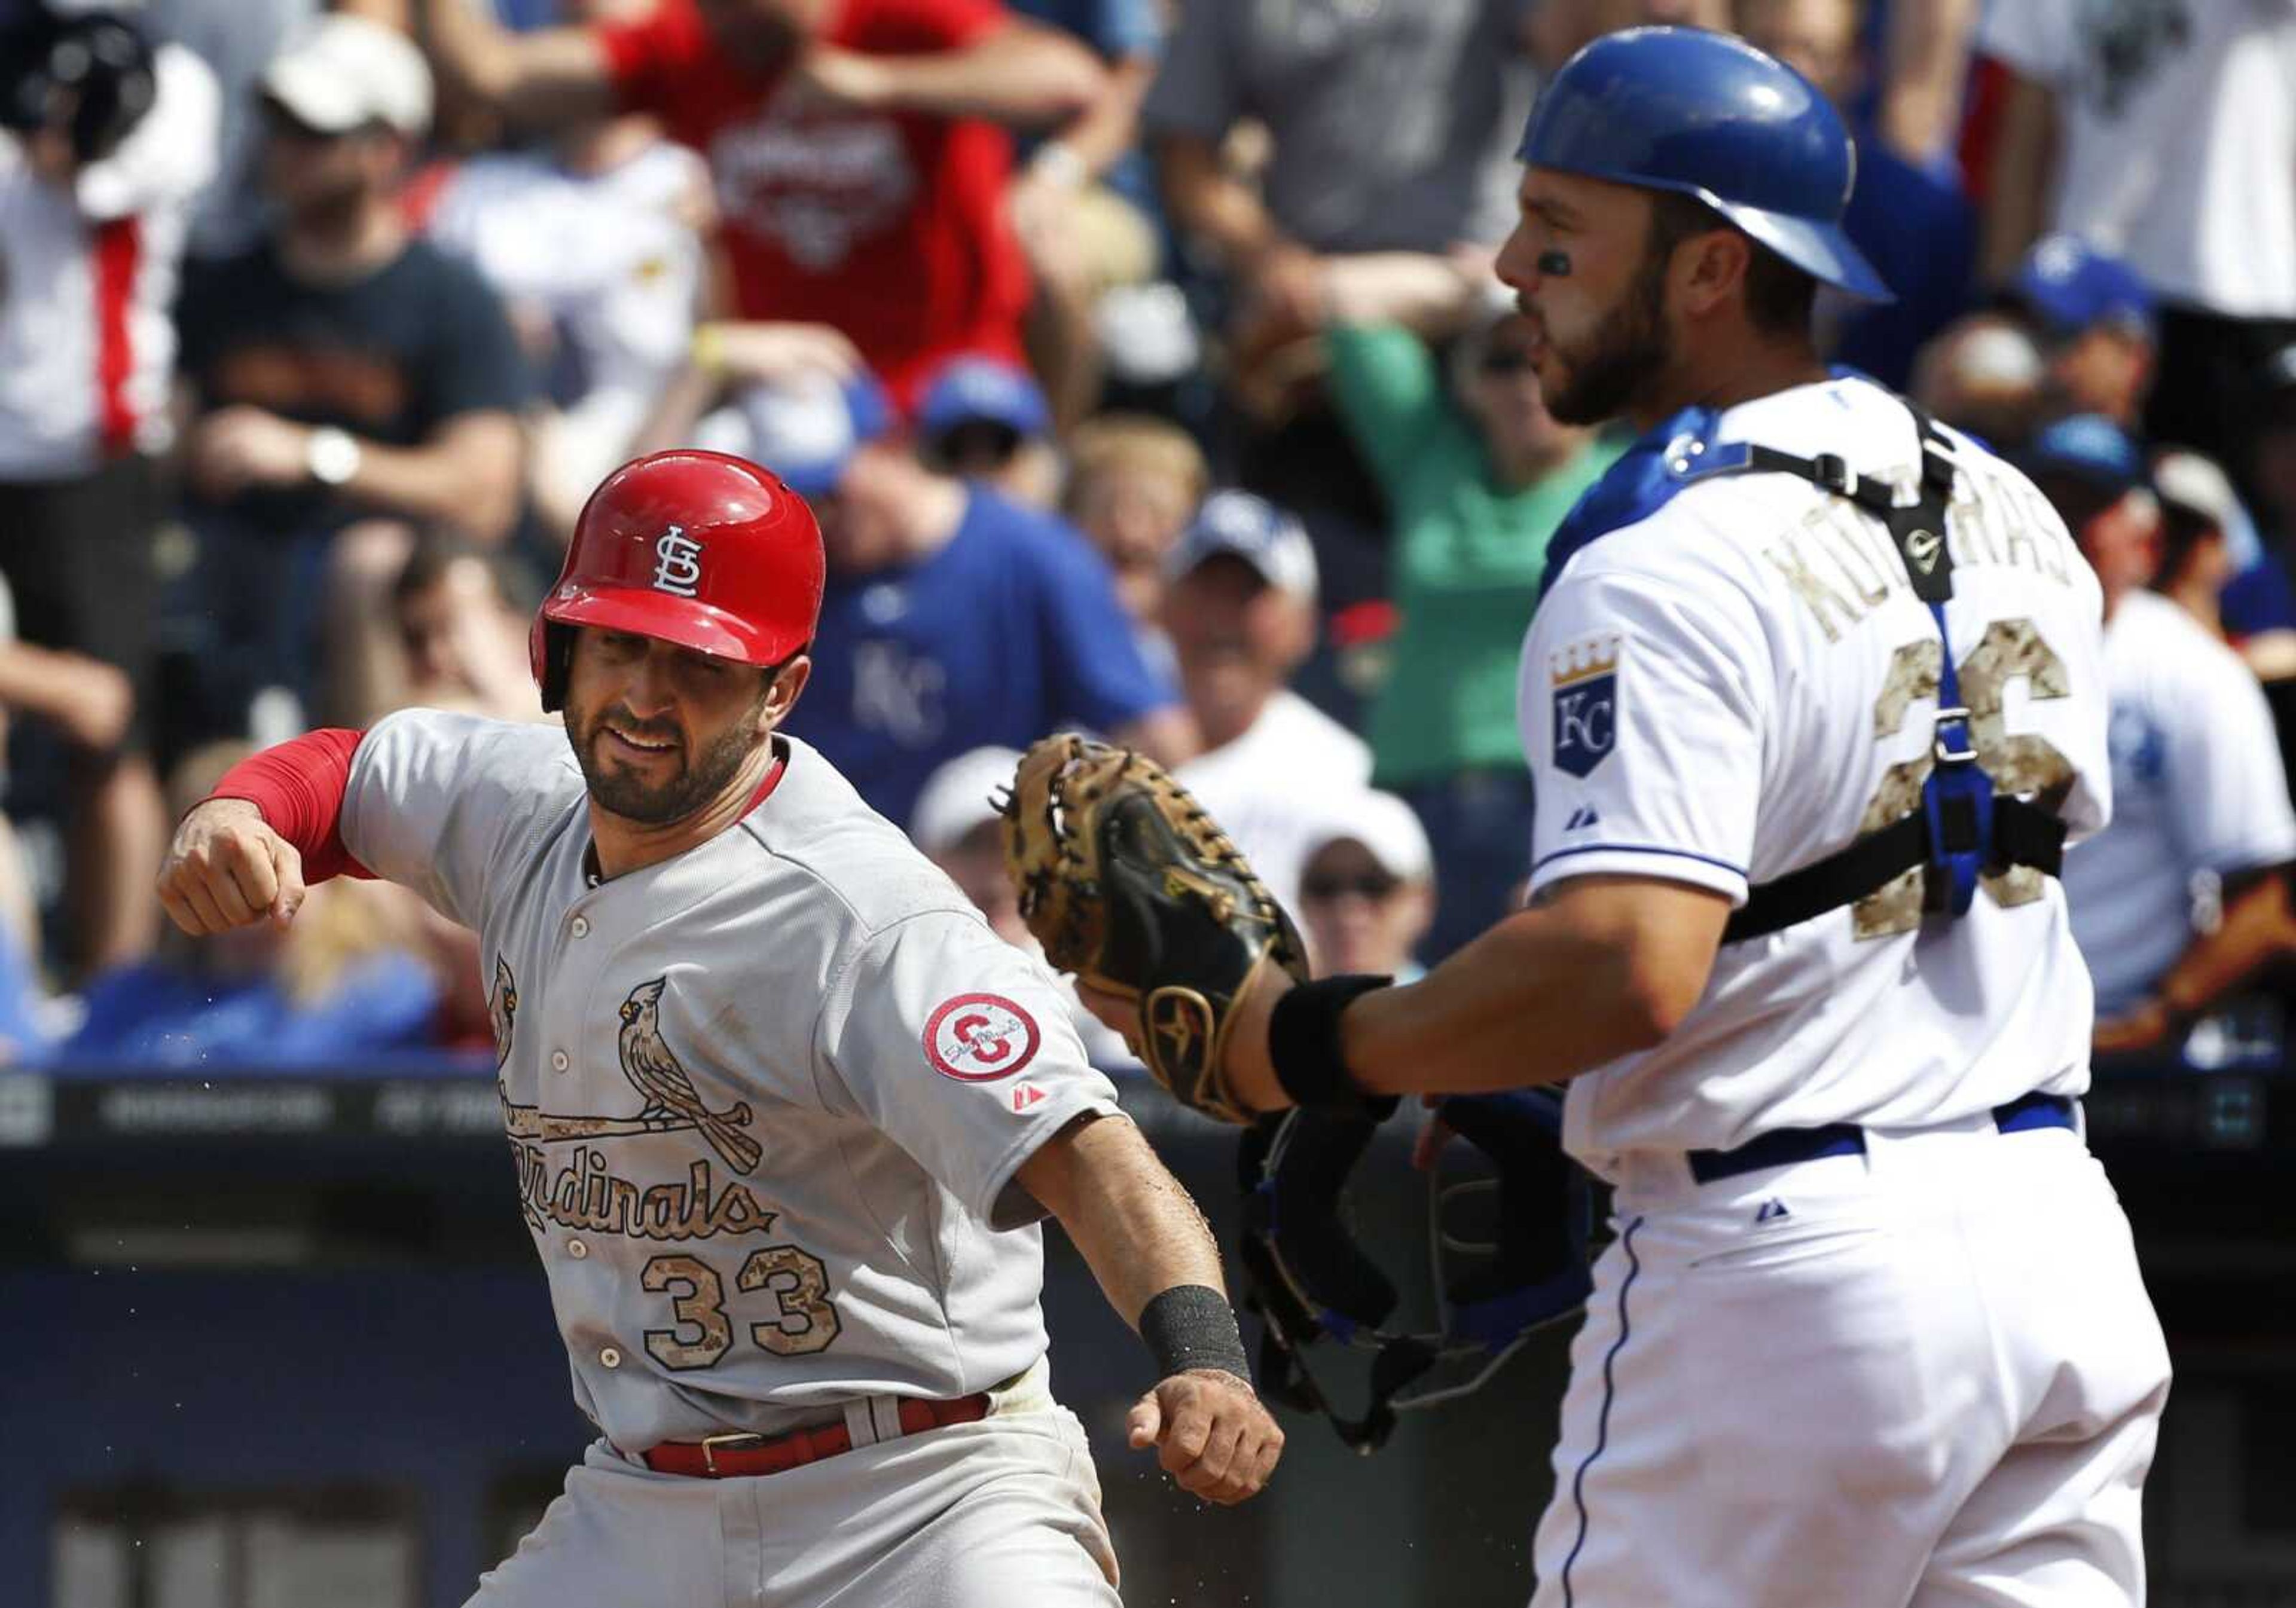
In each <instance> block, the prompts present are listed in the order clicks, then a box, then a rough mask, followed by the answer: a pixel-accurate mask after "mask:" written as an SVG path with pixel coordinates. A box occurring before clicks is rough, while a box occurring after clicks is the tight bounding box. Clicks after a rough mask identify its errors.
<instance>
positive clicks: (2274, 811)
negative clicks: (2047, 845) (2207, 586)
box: [2065, 592, 2296, 1016]
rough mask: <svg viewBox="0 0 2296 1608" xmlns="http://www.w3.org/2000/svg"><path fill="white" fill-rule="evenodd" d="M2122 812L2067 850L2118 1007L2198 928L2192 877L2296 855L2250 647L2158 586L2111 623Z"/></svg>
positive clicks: (2116, 799)
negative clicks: (2216, 630)
mask: <svg viewBox="0 0 2296 1608" xmlns="http://www.w3.org/2000/svg"><path fill="white" fill-rule="evenodd" d="M2104 673H2105V676H2106V678H2107V680H2108V682H2109V683H2110V685H2111V688H2112V736H2111V742H2112V796H2113V812H2112V825H2111V826H2110V827H2108V828H2105V829H2104V830H2103V831H2102V832H2100V833H2098V834H2097V835H2096V837H2094V838H2092V839H2091V840H2090V841H2089V842H2087V844H2084V845H2082V846H2081V848H2080V849H2079V851H2078V852H2077V853H2073V854H2071V855H2070V856H2068V857H2067V859H2066V861H2065V896H2066V898H2067V899H2068V900H2070V901H2071V905H2072V921H2073V936H2074V938H2076V939H2077V940H2079V943H2080V947H2081V953H2082V954H2083V955H2084V956H2086V957H2087V959H2088V967H2089V970H2090V972H2091V973H2092V974H2093V975H2095V978H2096V997H2097V1008H2098V1009H2099V1011H2101V1012H2102V1013H2103V1014H2105V1015H2108V1016H2109V1015H2111V1014H2112V1013H2113V1012H2115V1011H2118V1010H2120V1009H2122V1008H2126V1007H2127V1006H2128V1005H2130V1004H2133V1003H2134V1002H2136V1000H2138V999H2139V998H2141V997H2142V996H2143V995H2144V993H2145V992H2147V991H2148V990H2150V989H2151V988H2153V986H2154V985H2155V984H2158V983H2159V982H2160V980H2161V975H2163V974H2164V973H2166V972H2167V971H2168V969H2169V967H2171V966H2173V965H2175V964H2176V961H2177V956H2179V955H2180V954H2182V953H2183V952H2184V951H2185V945H2187V944H2188V943H2191V942H2192V940H2193V883H2194V878H2195V877H2200V876H2202V875H2203V874H2206V873H2211V872H2212V873H2214V874H2216V875H2218V876H2220V877H2221V876H2231V875H2233V874H2235V873H2237V872H2241V871H2248V870H2254V869H2258V868H2259V867H2263V866H2272V865H2279V864H2282V863H2284V862H2285V861H2291V860H2296V811H2292V810H2291V809H2290V807H2289V803H2288V778H2287V774H2286V772H2285V771H2284V770H2283V769H2282V767H2281V763H2280V739H2279V738H2278V736H2277V734H2276V732H2275V731H2274V730H2273V725H2272V711H2271V709H2270V708H2269V707H2268V706H2267V705H2266V703H2265V701H2264V690H2263V689H2262V688H2261V687H2259V685H2258V684H2257V681H2256V676H2255V674H2254V673H2252V672H2251V671H2250V669H2249V667H2248V666H2247V665H2245V664H2243V663H2242V662H2241V659H2240V657H2239V656H2238V655H2237V654H2235V653H2234V652H2233V651H2232V649H2229V648H2227V647H2226V646H2225V645H2224V644H2223V643H2222V642H2220V641H2218V640H2217V639H2216V638H2215V637H2213V636H2210V634H2209V633H2208V632H2207V631H2206V630H2204V629H2203V628H2202V625H2201V624H2200V622H2199V621H2197V620H2195V619H2194V618H2193V617H2192V616H2190V615H2188V614H2186V613H2185V611H2184V610H2183V609H2182V608H2178V607H2177V605H2176V604H2174V603H2172V602H2170V601H2169V600H2168V599H2166V598H2163V597H2160V596H2158V595H2156V594H2154V593H2153V592H2130V593H2129V594H2128V596H2127V597H2125V598H2123V599H2121V600H2120V606H2119V607H2117V608H2114V610H2113V611H2112V619H2110V620H2108V621H2107V622H2106V623H2105V627H2104Z"/></svg>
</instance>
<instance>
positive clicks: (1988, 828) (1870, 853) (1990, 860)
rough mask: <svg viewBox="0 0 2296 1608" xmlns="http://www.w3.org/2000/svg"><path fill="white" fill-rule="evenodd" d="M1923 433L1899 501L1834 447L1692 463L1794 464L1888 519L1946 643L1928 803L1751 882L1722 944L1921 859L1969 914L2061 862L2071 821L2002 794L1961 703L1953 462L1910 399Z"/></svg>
mask: <svg viewBox="0 0 2296 1608" xmlns="http://www.w3.org/2000/svg"><path fill="white" fill-rule="evenodd" d="M1906 406H1907V409H1908V410H1910V411H1911V412H1912V413H1913V415H1914V423H1915V427H1916V429H1918V431H1919V433H1920V437H1921V443H1922V476H1921V485H1920V487H1919V494H1918V495H1917V496H1916V497H1915V500H1914V501H1913V502H1909V503H1907V504H1904V505H1902V506H1900V505H1899V504H1898V500H1897V495H1896V492H1895V488H1894V487H1892V486H1890V485H1888V484H1886V483H1882V482H1878V481H1873V480H1867V479H1863V478H1860V477H1859V476H1858V475H1857V472H1856V471H1855V470H1853V469H1850V467H1849V464H1848V463H1847V462H1846V461H1843V460H1842V459H1841V458H1840V457H1838V456H1836V455H1835V454H1833V453H1823V454H1821V455H1820V456H1818V457H1816V458H1802V457H1798V456H1796V455H1795V454H1793V453H1783V452H1779V451H1778V450H1777V449H1775V447H1767V446H1757V445H1751V444H1733V445H1729V446H1726V447H1724V448H1722V449H1720V450H1719V451H1718V452H1716V453H1712V454H1710V461H1708V462H1707V463H1706V464H1704V465H1702V466H1701V468H1700V469H1698V470H1697V471H1696V473H1697V474H1698V476H1699V477H1700V478H1703V477H1705V476H1708V475H1717V474H1765V473H1767V474H1786V475H1792V476H1794V477H1796V478H1800V479H1803V480H1807V481H1808V482H1809V483H1810V484H1812V485H1813V486H1817V487H1818V488H1819V489H1820V490H1822V491H1826V492H1830V493H1832V494H1833V495H1834V496H1837V497H1840V498H1842V499H1844V500H1845V501H1847V502H1854V503H1856V504H1857V506H1858V507H1859V508H1861V509H1863V510H1865V511H1866V512H1867V513H1869V514H1872V515H1873V516H1874V518H1877V519H1879V520H1880V521H1882V524H1883V525H1885V526H1888V527H1889V532H1890V541H1891V542H1892V543H1894V544H1895V545H1896V547H1897V550H1898V558H1899V559H1901V560H1902V561H1903V563H1904V565H1905V568H1906V579H1907V582H1909V583H1910V584H1912V586H1913V589H1914V595H1915V597H1917V598H1919V599H1920V600H1922V601H1923V603H1925V604H1927V605H1928V606H1929V609H1930V614H1931V618H1932V619H1933V620H1934V621H1935V622H1936V624H1937V628H1938V636H1939V641H1940V644H1941V646H1942V648H1943V653H1942V656H1941V659H1942V662H1941V665H1940V667H1939V684H1938V714H1937V732H1936V737H1935V739H1934V740H1933V743H1932V747H1931V770H1930V774H1929V777H1928V779H1927V780H1924V781H1923V784H1922V802H1921V804H1920V805H1919V806H1917V807H1916V808H1915V809H1913V810H1910V811H1908V812H1906V813H1905V814H1904V815H1901V816H1899V817H1898V819H1897V820H1894V821H1892V822H1890V824H1889V825H1888V826H1886V827H1882V828H1878V829H1877V830H1874V831H1872V832H1868V833H1866V835H1865V836H1863V837H1859V838H1857V840H1856V841H1855V842H1853V843H1852V844H1850V845H1849V846H1848V847H1847V848H1844V849H1841V850H1840V851H1839V852H1837V853H1832V854H1829V855H1827V856H1826V857H1825V859H1823V860H1820V861H1816V862H1815V863H1813V864H1810V865H1806V866H1804V867H1802V868H1801V869H1800V870H1798V871H1792V872H1789V873H1788V874H1787V875H1785V876H1784V877H1778V878H1777V879H1776V880H1775V881H1772V882H1767V883H1764V884H1762V885H1761V886H1759V887H1756V888H1753V889H1752V890H1751V891H1750V893H1749V894H1748V896H1747V900H1746V902H1745V904H1744V905H1743V907H1742V908H1740V909H1739V910H1737V911H1736V912H1735V913H1734V914H1733V915H1732V916H1731V918H1730V920H1729V922H1728V924H1727V925H1726V926H1724V928H1723V929H1722V941H1723V942H1724V943H1742V942H1743V941H1744V940H1746V939H1749V938H1763V937H1767V936H1768V935H1770V934H1772V933H1776V932H1782V931H1784V929H1785V928H1787V927H1790V926H1797V925H1799V924H1800V923H1801V922H1804V921H1808V920H1809V919H1810V918H1813V917H1816V916H1822V915H1824V914H1825V912H1826V911H1828V910H1839V909H1841V907H1842V906H1844V905H1849V904H1855V903H1857V902H1858V901H1859V900H1861V899H1864V898H1866V897H1867V896H1868V895H1869V894H1875V893H1878V892H1880V891H1881V890H1882V888H1883V887H1886V886H1888V885H1889V884H1890V882H1892V881H1894V880H1895V879H1896V878H1898V877H1900V876H1903V875H1904V874H1905V873H1906V872H1907V871H1909V870H1912V869H1914V868H1915V867H1916V866H1924V867H1927V868H1928V869H1929V872H1930V875H1929V877H1928V878H1927V881H1926V892H1925V895H1924V907H1925V908H1926V909H1928V910H1931V911H1932V912H1936V913H1940V914H1946V915H1950V916H1956V917H1958V916H1961V915H1963V914H1965V913H1966V912H1967V910H1968V909H1969V906H1970V902H1971V900H1972V898H1973V896H1974V895H1975V893H1976V889H1977V882H1978V878H1979V877H1980V876H1984V875H1987V874H1991V873H1997V872H1999V871H2003V870H2006V869H2008V868H2010V867H2012V866H2030V867H2032V868H2033V869H2037V870H2039V871H2042V872H2045V873H2046V874H2047V875H2049V876H2052V877H2054V876H2057V875H2059V874H2060V873H2061V872H2062V869H2063V866H2064V844H2065V824H2064V822H2063V821H2062V820H2059V819H2058V818H2057V817H2056V816H2055V815H2054V814H2052V813H2050V812H2048V811H2046V810H2045V809H2043V808H2041V807H2040V806H2039V805H2038V804H2030V803H2028V802H2027V801H2025V800H2024V799H2021V798H2017V797H2015V796H2008V795H1999V796H1997V795H1996V793H1995V791H1994V787H1993V781H1992V779H1991V778H1990V777H1989V776H1988V775H1987V774H1986V773H1985V770H1984V767H1983V766H1982V765H1981V764H1980V763H1979V761H1978V757H1977V752H1976V749H1975V747H1974V746H1973V745H1972V741H1971V736H1970V730H1969V722H1970V713H1969V710H1968V709H1967V708H1965V707H1964V706H1963V705H1962V702H1961V686H1960V673H1959V670H1958V669H1957V667H1956V664H1955V660H1954V654H1953V643H1952V639H1951V638H1950V637H1949V636H1948V634H1947V633H1946V624H1945V605H1946V602H1947V600H1948V599H1950V598H1951V597H1952V596H1953V552H1952V550H1951V549H1950V548H1949V547H1948V545H1947V543H1946V510H1947V508H1948V505H1949V504H1950V503H1951V502H1952V501H1953V486H1954V477H1955V474H1956V469H1955V466H1954V461H1953V457H1952V453H1951V451H1950V449H1949V448H1948V444H1947V442H1946V439H1945V437H1944V436H1943V435H1941V434H1940V433H1939V430H1938V428H1937V425H1936V423H1935V421H1934V420H1931V418H1930V416H1929V415H1928V414H1927V413H1926V412H1923V411H1922V409H1920V408H1919V407H1916V406H1915V404H1912V403H1910V402H1908V403H1907V404H1906Z"/></svg>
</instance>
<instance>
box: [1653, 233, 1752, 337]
mask: <svg viewBox="0 0 2296 1608" xmlns="http://www.w3.org/2000/svg"><path fill="white" fill-rule="evenodd" d="M1755 249H1756V248H1755V245H1754V242H1753V241H1751V240H1749V239H1748V238H1747V237H1746V236H1744V235H1743V234H1741V233H1738V232H1737V231H1736V230H1735V229H1712V230H1709V231H1707V232H1706V233H1702V234H1699V235H1695V236H1693V238H1691V239H1689V240H1687V241H1684V242H1683V243H1682V248H1681V249H1679V250H1678V251H1677V253H1676V256H1675V260H1674V262H1673V264H1672V265H1671V269H1672V274H1673V277H1674V280H1675V283H1676V294H1677V296H1678V297H1679V298H1681V306H1682V310H1683V311H1684V312H1685V314H1688V315H1689V316H1691V317H1693V318H1703V317H1705V316H1707V315H1708V314H1711V313H1712V312H1713V311H1714V310H1715V309H1716V308H1717V307H1719V306H1722V304H1723V303H1724V302H1726V301H1727V300H1729V298H1731V297H1732V296H1734V295H1739V294H1743V290H1744V287H1745V283H1746V270H1747V269H1748V268H1750V267H1751V266H1752V265H1753V260H1754V251H1755Z"/></svg>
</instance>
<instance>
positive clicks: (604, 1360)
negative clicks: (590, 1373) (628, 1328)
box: [598, 1346, 622, 1368]
mask: <svg viewBox="0 0 2296 1608" xmlns="http://www.w3.org/2000/svg"><path fill="white" fill-rule="evenodd" d="M598 1364H599V1366H600V1367H610V1368H618V1367H621V1366H622V1354H621V1352H619V1351H617V1350H615V1349H614V1348H613V1347H612V1346H608V1347H607V1348H606V1349H605V1350H603V1351H600V1352H599V1353H598Z"/></svg>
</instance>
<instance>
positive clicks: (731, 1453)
mask: <svg viewBox="0 0 2296 1608" xmlns="http://www.w3.org/2000/svg"><path fill="white" fill-rule="evenodd" d="M899 1413H900V1420H901V1433H903V1434H905V1435H921V1434H922V1433H925V1431H927V1430H929V1429H944V1428H946V1427H947V1426H948V1425H949V1424H977V1423H979V1422H980V1420H981V1419H983V1418H986V1417H987V1416H988V1392H985V1391H984V1392H980V1394H979V1395H973V1396H959V1397H958V1398H957V1399H956V1400H954V1401H937V1400H927V1399H925V1398H922V1397H916V1396H904V1397H903V1398H901V1402H900V1408H899ZM852 1449H853V1432H852V1431H850V1430H849V1429H847V1428H846V1427H845V1426H844V1425H843V1424H826V1425H824V1426H823V1427H822V1428H820V1429H796V1430H791V1431H790V1433H787V1434H785V1435H758V1434H748V1433H734V1434H725V1435H705V1436H703V1437H702V1438H701V1440H699V1441H663V1442H662V1443H661V1444H660V1446H657V1447H655V1448H654V1449H652V1451H648V1452H642V1453H640V1454H639V1460H640V1461H641V1462H643V1463H644V1465H646V1466H647V1467H648V1468H650V1469H652V1470H653V1471H654V1472H655V1473H662V1474H692V1475H693V1476H694V1477H695V1478H697V1479H703V1480H725V1479H733V1478H738V1477H742V1476H745V1475H750V1474H777V1473H782V1472H783V1471H784V1470H786V1469H791V1468H799V1467H801V1466H803V1465H806V1464H808V1463H818V1462H820V1461H821V1459H822V1458H824V1457H835V1456H837V1455H838V1453H840V1452H849V1451H851V1450H852Z"/></svg>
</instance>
